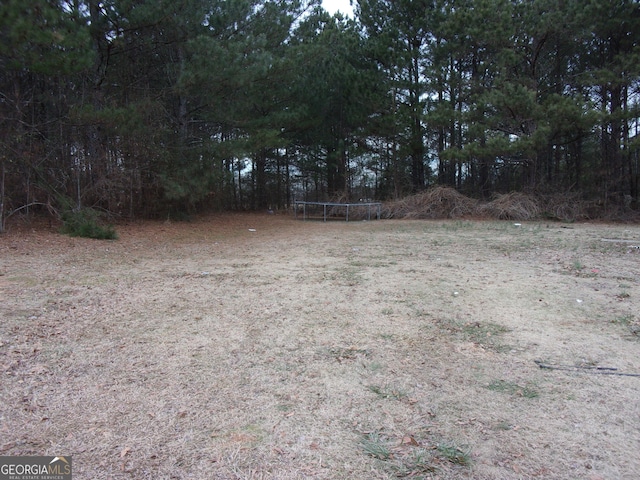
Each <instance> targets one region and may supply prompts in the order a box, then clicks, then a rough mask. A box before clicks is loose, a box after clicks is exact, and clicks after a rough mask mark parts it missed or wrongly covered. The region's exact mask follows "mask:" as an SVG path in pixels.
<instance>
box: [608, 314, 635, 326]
mask: <svg viewBox="0 0 640 480" xmlns="http://www.w3.org/2000/svg"><path fill="white" fill-rule="evenodd" d="M635 319H636V317H635V315H632V314H627V315H620V316H618V317H616V318H614V319H613V320H611V323H615V324H617V325H624V326H629V325H632V324H633V323H634V322H635Z"/></svg>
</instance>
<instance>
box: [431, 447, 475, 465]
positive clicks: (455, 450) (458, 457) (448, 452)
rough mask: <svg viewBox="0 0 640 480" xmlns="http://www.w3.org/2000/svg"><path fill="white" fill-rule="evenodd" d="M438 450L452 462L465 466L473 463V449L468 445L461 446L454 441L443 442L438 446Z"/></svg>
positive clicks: (444, 457)
mask: <svg viewBox="0 0 640 480" xmlns="http://www.w3.org/2000/svg"><path fill="white" fill-rule="evenodd" d="M436 450H437V452H438V454H439V455H440V456H441V457H442V458H443V459H445V460H447V461H448V462H450V463H453V464H455V465H462V466H465V467H468V466H470V465H471V449H470V448H469V447H468V446H464V445H462V446H459V445H457V444H455V443H453V442H442V443H439V444H438V445H437V446H436Z"/></svg>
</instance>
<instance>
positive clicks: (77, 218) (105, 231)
mask: <svg viewBox="0 0 640 480" xmlns="http://www.w3.org/2000/svg"><path fill="white" fill-rule="evenodd" d="M62 222H63V223H62V228H61V230H60V231H61V232H62V233H64V234H66V235H69V236H71V237H85V238H96V239H99V240H115V239H116V238H118V235H117V233H116V231H115V230H114V228H113V227H112V226H111V225H108V226H104V225H102V224H101V222H100V214H99V213H98V212H96V211H95V210H93V209H91V208H82V209H80V210H67V211H66V212H64V213H63V214H62Z"/></svg>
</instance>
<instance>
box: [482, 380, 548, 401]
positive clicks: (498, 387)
mask: <svg viewBox="0 0 640 480" xmlns="http://www.w3.org/2000/svg"><path fill="white" fill-rule="evenodd" d="M487 388H488V389H489V390H492V391H494V392H502V393H508V394H511V395H518V396H520V397H524V398H536V397H538V396H540V393H539V392H538V391H537V390H536V389H534V388H532V387H527V386H521V385H518V384H517V383H514V382H508V381H506V380H494V381H493V382H491V383H490V384H489V385H487Z"/></svg>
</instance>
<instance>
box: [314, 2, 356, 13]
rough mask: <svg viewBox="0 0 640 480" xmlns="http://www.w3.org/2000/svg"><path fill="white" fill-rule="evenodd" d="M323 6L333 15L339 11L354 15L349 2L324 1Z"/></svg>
mask: <svg viewBox="0 0 640 480" xmlns="http://www.w3.org/2000/svg"><path fill="white" fill-rule="evenodd" d="M322 6H323V7H324V8H325V10H327V11H328V12H329V13H331V14H332V15H333V14H334V13H336V12H337V11H340V12H342V13H344V14H347V15H352V14H353V9H352V7H351V5H350V4H349V0H322Z"/></svg>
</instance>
